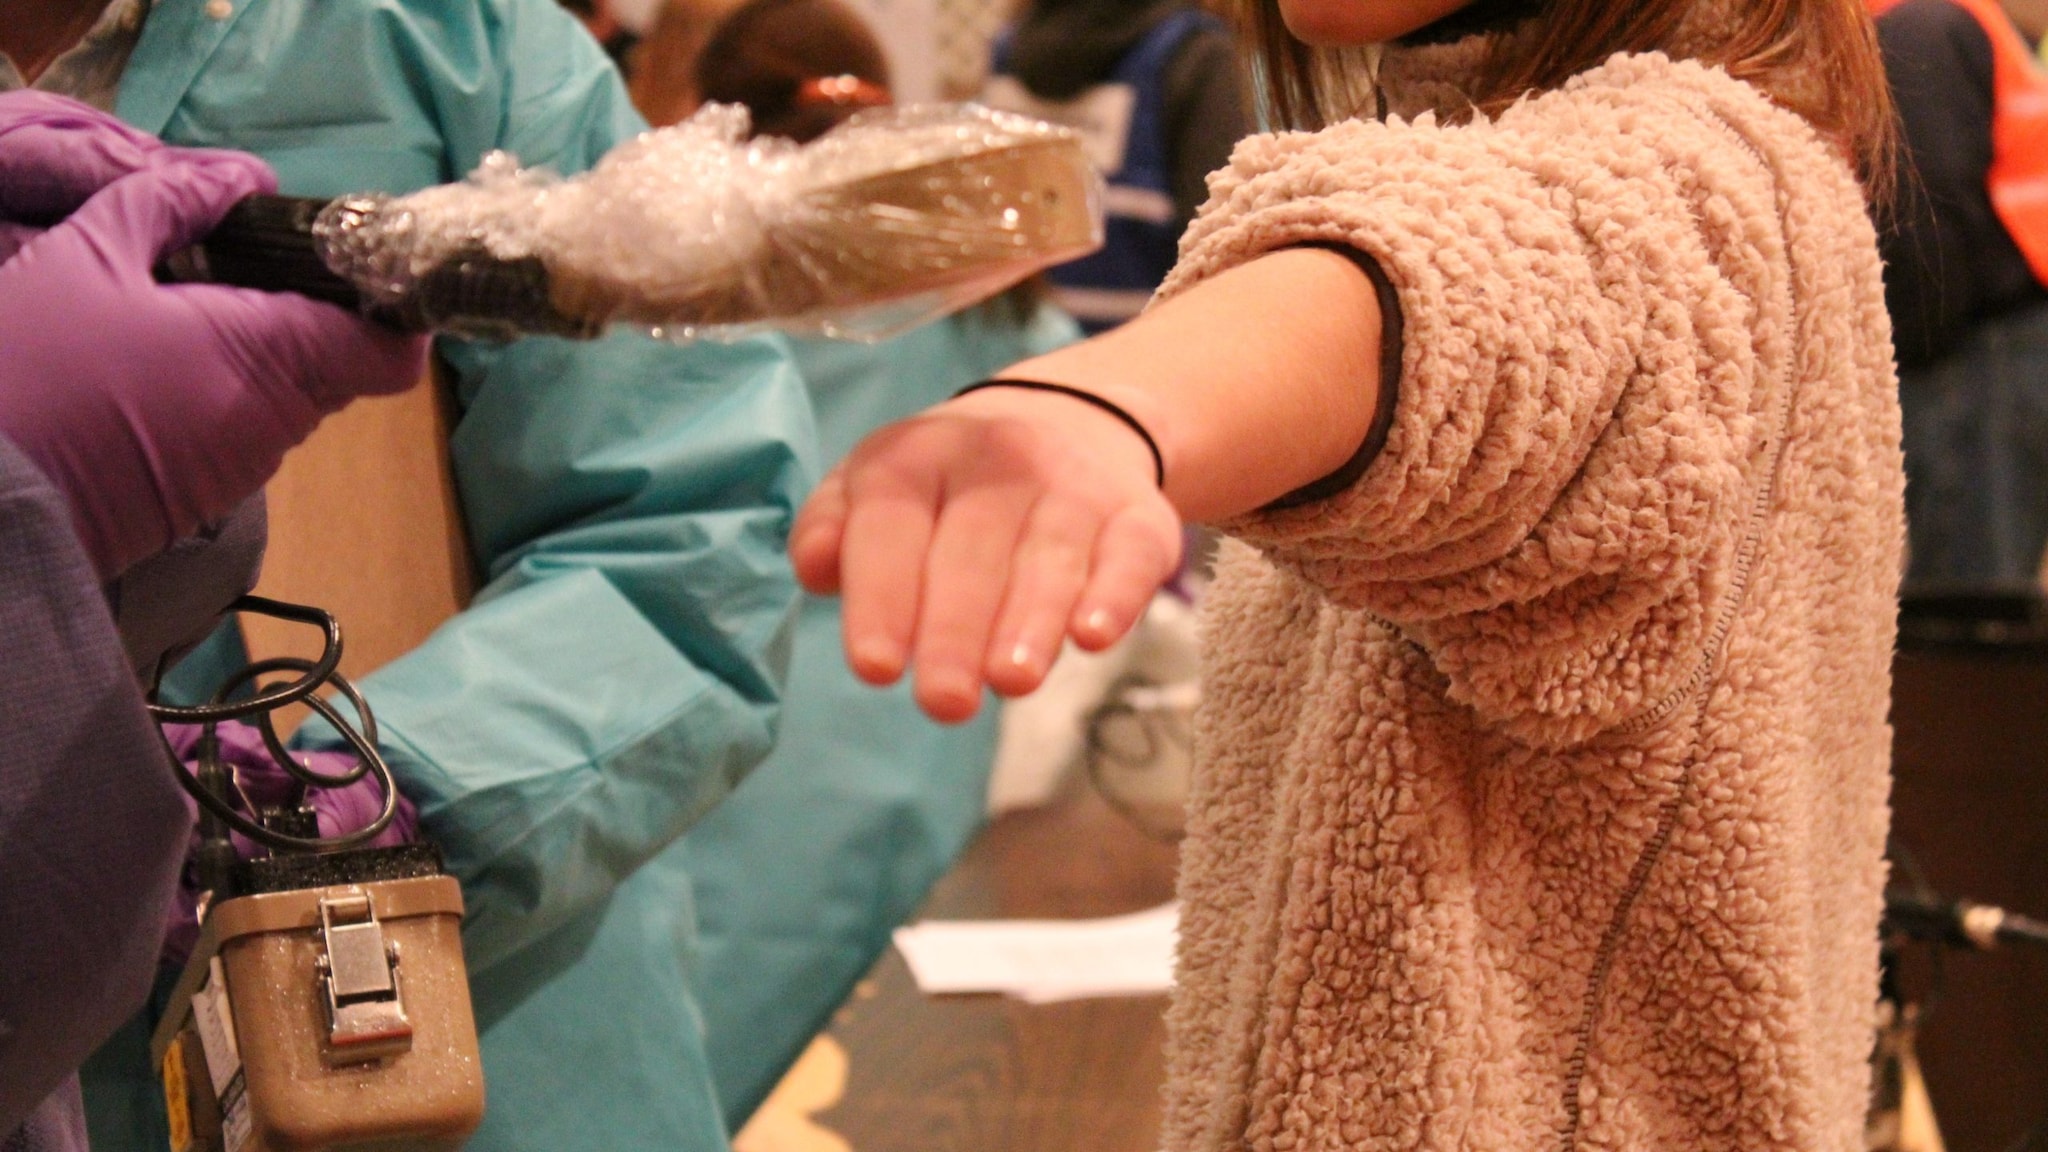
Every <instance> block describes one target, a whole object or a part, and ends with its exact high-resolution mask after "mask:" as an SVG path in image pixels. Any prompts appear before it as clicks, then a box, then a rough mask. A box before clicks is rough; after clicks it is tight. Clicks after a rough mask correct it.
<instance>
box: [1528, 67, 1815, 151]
mask: <svg viewBox="0 0 2048 1152" xmlns="http://www.w3.org/2000/svg"><path fill="white" fill-rule="evenodd" d="M1546 103H1550V104H1555V105H1561V106H1570V105H1574V104H1583V103H1596V104H1601V105H1608V106H1629V105H1633V106H1637V107H1641V108H1644V109H1647V110H1652V111H1655V112H1662V113H1666V114H1669V113H1673V112H1677V113H1690V117H1689V118H1691V119H1696V120H1698V121H1699V122H1700V123H1702V124H1704V125H1706V126H1708V127H1710V128H1717V129H1718V128H1719V127H1723V126H1725V127H1727V128H1733V129H1735V130H1736V131H1737V132H1739V133H1741V134H1742V135H1744V136H1748V137H1752V138H1754V136H1755V133H1756V132H1758V131H1765V132H1770V133H1775V134H1782V133H1786V132H1789V133H1790V134H1791V135H1793V136H1795V137H1809V136H1811V137H1814V139H1815V140H1818V137H1817V136H1816V135H1815V134H1814V132H1813V131H1812V129H1811V128H1810V127H1808V126H1807V125H1806V121H1805V120H1803V119H1801V118H1800V116H1799V115H1798V113H1796V112H1792V111H1790V110H1789V109H1786V108H1784V107H1782V106H1781V105H1779V104H1778V103H1777V102H1776V101H1774V100H1772V99H1771V98H1770V96H1768V95H1767V94H1765V92H1764V91H1763V90H1762V89H1761V88H1758V87H1757V86H1756V85H1754V84H1751V83H1749V82H1748V81H1745V80H1740V79H1737V78H1736V77H1734V76H1731V75H1729V74H1728V72H1727V70H1726V69H1723V68H1720V67H1717V66H1713V65H1708V64H1702V63H1701V62H1699V61H1697V60H1691V59H1675V58H1673V57H1671V56H1667V55H1665V54H1664V53H1662V52H1638V53H1619V54H1616V55H1614V56H1611V57H1609V58H1608V59H1607V60H1606V62H1604V63H1602V64H1600V65H1599V66H1597V67H1594V68H1590V69H1587V70H1586V71H1585V72H1583V73H1580V74H1579V75H1578V76H1575V77H1573V78H1572V79H1571V80H1570V81H1569V82H1568V83H1566V84H1565V85H1564V86H1563V87H1562V88H1560V89H1558V90H1557V91H1556V92H1552V93H1548V94H1546V95H1545V96H1541V97H1537V98H1535V99H1533V100H1530V101H1526V102H1524V105H1521V106H1518V109H1519V108H1521V107H1527V108H1529V109H1530V110H1531V113H1532V114H1534V115H1542V114H1543V113H1544V111H1545V109H1544V107H1543V106H1544V105H1545V104H1546ZM1684 118H1686V117H1683V116H1681V117H1679V119H1684Z"/></svg>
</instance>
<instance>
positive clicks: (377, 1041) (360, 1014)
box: [313, 892, 412, 1064]
mask: <svg viewBox="0 0 2048 1152" xmlns="http://www.w3.org/2000/svg"><path fill="white" fill-rule="evenodd" d="M313 966H314V968H315V969H316V970H317V971H318V972H319V973H320V983H321V986H322V988H323V989H324V990H325V992H326V993H327V1024H328V1033H327V1042H328V1048H327V1051H326V1052H324V1053H322V1055H323V1056H324V1057H325V1058H326V1059H327V1062H328V1063H330V1064H359V1063H362V1062H363V1061H366V1060H381V1059H383V1058H384V1057H386V1056H396V1055H398V1054H399V1053H401V1052H408V1051H411V1050H412V1021H411V1020H410V1019H409V1018H407V1016H406V1014H405V1000H404V997H403V995H402V994H401V989H400V987H399V971H398V942H397V941H396V940H392V941H386V940H385V939H384V926H383V925H382V924H380V923H379V922H378V920H377V914H376V910H375V909H373V908H371V907H370V896H369V894H368V893H366V892H359V893H356V894H353V895H348V896H335V897H328V898H325V899H322V900H321V901H320V955H319V956H318V957H316V958H315V959H314V961H313Z"/></svg>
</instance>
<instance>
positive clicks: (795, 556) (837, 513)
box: [789, 468, 846, 596]
mask: <svg viewBox="0 0 2048 1152" xmlns="http://www.w3.org/2000/svg"><path fill="white" fill-rule="evenodd" d="M845 532H846V470H845V469H844V468H834V469H833V470H832V471H831V472H830V473H828V474H827V475H826V476H825V479H824V480H823V481H821V482H820V483H819V484H818V487H817V490H816V491H814V492H812V493H811V498H810V499H809V500H806V501H804V506H803V508H802V509H801V510H800V511H798V512H797V515H796V525H795V526H794V527H793V528H791V529H790V532H789V559H790V564H791V565H792V566H793V567H794V568H795V569H796V578H797V582H798V583H800V584H802V585H803V586H804V590H805V591H807V592H810V593H811V594H812V595H815V596H831V595H833V594H835V593H837V592H838V591H839V541H840V540H841V539H842V538H843V537H844V535H845Z"/></svg>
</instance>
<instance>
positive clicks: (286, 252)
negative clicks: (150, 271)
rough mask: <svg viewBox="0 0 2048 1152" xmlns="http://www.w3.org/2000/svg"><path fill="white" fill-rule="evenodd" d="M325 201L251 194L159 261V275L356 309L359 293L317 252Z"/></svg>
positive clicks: (180, 280)
mask: <svg viewBox="0 0 2048 1152" xmlns="http://www.w3.org/2000/svg"><path fill="white" fill-rule="evenodd" d="M327 204H328V201H326V200H318V199H311V198H307V197H302V196H264V195H258V196H251V197H248V198H247V199H245V200H243V201H242V202H241V203H239V204H236V205H235V206H234V207H233V208H230V209H228V213H227V215H226V216H223V217H222V218H221V222H220V224H219V225H218V226H217V227H215V228H214V230H213V231H212V232H210V233H208V234H207V236H206V239H204V240H201V241H200V242H199V243H197V244H195V245H193V246H192V247H190V248H186V249H184V250H182V251H178V252H173V253H171V254H170V255H169V256H167V257H165V258H164V260H163V262H162V263H161V264H159V265H157V268H156V276H157V279H159V280H164V281H169V282H172V283H180V284H231V285H234V286H236V287H238V288H260V289H262V290H263V291H265V292H295V293H297V294H298V295H301V296H310V297H312V298H313V299H315V300H325V301H326V302H327V303H329V304H337V305H340V306H341V307H343V308H347V309H349V310H350V311H360V310H361V309H362V305H363V298H362V294H361V293H359V292H357V291H356V286H355V285H353V284H351V283H349V282H348V281H347V280H344V279H342V278H341V277H340V276H337V275H335V274H334V272H333V270H332V269H330V268H328V267H327V264H326V262H325V261H323V260H322V259H321V258H320V252H319V250H318V248H317V247H316V246H315V244H314V240H313V221H314V220H315V219H317V218H318V217H319V215H320V210H321V209H323V208H325V207H327Z"/></svg>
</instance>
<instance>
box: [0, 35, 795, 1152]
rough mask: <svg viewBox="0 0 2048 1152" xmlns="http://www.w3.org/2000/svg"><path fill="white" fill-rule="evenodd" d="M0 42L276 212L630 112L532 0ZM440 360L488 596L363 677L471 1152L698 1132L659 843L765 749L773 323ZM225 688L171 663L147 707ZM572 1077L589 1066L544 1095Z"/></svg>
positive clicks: (790, 451)
mask: <svg viewBox="0 0 2048 1152" xmlns="http://www.w3.org/2000/svg"><path fill="white" fill-rule="evenodd" d="M32 34H33V35H32ZM0 50H4V51H5V54H6V55H7V57H8V59H10V60H12V61H13V62H14V63H15V64H16V66H17V67H18V68H19V71H20V74H19V75H18V76H17V75H15V74H13V73H11V72H10V73H7V74H5V75H6V76H7V78H8V80H9V83H10V84H19V83H23V82H25V83H27V84H29V85H31V86H35V87H39V88H44V89H49V90H53V91H63V92H65V93H68V94H70V95H73V96H76V97H78V98H79V99H81V100H84V101H86V102H87V103H90V104H95V105H97V106H99V107H101V108H103V109H108V110H111V111H113V112H114V113H115V114H116V115H118V116H119V117H120V118H121V119H122V120H125V121H126V122H127V123H128V124H129V125H130V126H132V127H133V128H135V129H137V130H139V131H140V132H142V133H145V134H148V135H152V136H156V137H160V138H161V139H162V140H164V141H165V142H168V143H173V144H182V145H195V146H200V145H203V146H216V147H241V148H245V149H248V150H250V151H253V152H255V153H257V154H258V155H259V156H261V157H262V158H263V159H264V160H265V161H267V162H268V163H269V165H270V166H271V168H273V169H274V170H275V172H276V177H277V184H278V187H279V188H280V189H281V190H282V191H283V192H285V193H287V194H293V195H300V196H335V195H339V194H342V193H347V192H354V191H386V192H405V191H411V190H413V189H417V188H420V187H423V186H426V185H431V184H436V183H441V182H445V181H450V180H456V179H459V178H461V177H462V176H463V175H464V174H465V173H467V172H469V171H470V170H472V169H473V168H474V167H475V166H476V165H477V163H478V161H479V160H480V159H481V158H482V156H483V155H484V154H485V153H486V152H489V151H491V150H493V149H505V150H508V151H511V152H513V153H516V154H517V155H518V156H519V158H520V159H521V160H522V161H523V162H525V163H528V164H536V165H547V166H549V167H552V168H554V169H556V170H557V171H560V172H564V173H573V172H577V171H580V170H582V169H584V168H587V167H588V166H590V165H591V164H592V163H593V162H595V161H596V160H597V158H598V157H600V156H602V155H603V154H604V153H605V152H607V151H609V150H610V149H611V148H612V147H613V146H614V145H615V144H617V143H619V142H621V141H623V140H627V139H630V138H632V137H633V136H635V135H636V134H638V133H639V132H641V131H642V130H643V129H644V128H645V122H644V121H643V120H642V119H641V118H640V116H639V115H638V114H637V113H636V112H635V111H634V110H633V108H632V106H631V105H630V104H629V102H628V101H627V99H626V94H625V90H624V88H623V86H622V85H621V84H620V81H619V78H618V74H617V72H616V71H615V70H614V69H613V67H612V66H611V64H610V62H609V61H608V60H607V59H606V58H605V56H604V53H603V52H602V50H601V49H600V48H599V47H598V45H597V44H596V42H595V41H593V40H592V39H591V38H590V36H588V35H587V34H586V33H585V32H584V30H583V29H582V28H580V27H579V26H578V25H577V24H576V22H575V21H574V20H573V19H572V18H571V17H570V15H569V14H568V13H566V12H565V11H563V10H562V9H561V8H560V7H559V6H558V5H556V4H555V3H554V0H481V2H479V3H474V4H461V5H452V4H444V3H439V2H436V0H416V2H415V0H205V2H203V3H202V2H201V0H156V2H155V3H153V4H151V3H144V2H142V0H115V2H114V3H111V4H109V3H105V2H104V0H36V2H31V0H0ZM435 351H436V353H437V354H438V357H439V359H440V361H441V362H442V364H443V365H444V366H445V367H446V369H447V376H448V378H449V381H450V383H451V385H452V390H453V394H454V396H453V399H454V407H455V409H456V412H457V415H456V419H455V423H454V427H453V431H452V440H451V445H450V457H451V460H452V466H453V470H454V474H455V482H456V489H457V491H458V493H459V496H460V500H461V504H462V511H463V513H464V518H465V521H466V526H467V529H468V536H469V544H470V546H471V549H472V551H473V553H474V557H475V560H476V562H477V564H478V567H479V569H480V571H481V574H482V577H483V579H484V584H483V587H482V588H481V590H480V591H479V592H478V594H477V595H476V597H475V600H474V602H473V603H472V604H471V605H470V606H469V607H468V608H467V609H466V610H464V611H463V612H461V613H460V614H458V615H457V616H455V617H454V618H453V619H451V620H449V621H448V622H447V623H446V624H444V625H443V626H442V627H441V628H440V629H439V630H438V631H436V632H435V633H434V634H433V635H432V636H431V637H430V638H429V639H428V640H427V641H426V642H425V643H424V644H422V645H421V646H420V647H419V648H417V649H416V650H414V651H412V652H410V653H408V654H406V655H404V656H402V657H400V658H399V659H397V660H395V661H393V662H392V663H390V664H388V665H386V666H385V667H383V668H381V669H379V670H378V671H376V672H375V673H374V674H372V675H370V676H369V677H367V678H366V680H365V681H364V682H363V683H362V685H361V687H362V689H363V691H364V693H365V695H366V696H367V697H368V699H369V701H370V703H371V705H372V706H373V707H374V709H375V710H376V715H377V720H378V726H379V728H380V730H381V737H382V739H381V743H382V745H383V751H384V754H385V756H386V757H387V758H388V759H389V761H390V762H391V766H392V768H393V770H394V772H395V773H396V775H397V777H398V781H399V784H400V786H401V787H402V789H403V790H404V791H405V793H406V794H407V795H408V796H409V797H410V798H411V799H412V800H413V801H414V802H415V803H416V804H417V805H418V809H419V814H420V820H421V824H422V827H423V830H424V832H425V833H426V834H427V835H428V836H429V837H430V838H431V839H433V840H434V841H435V842H436V843H438V845H439V846H440V848H441V850H442V852H443V854H444V856H445V858H446V860H447V864H448V868H449V870H450V871H451V872H452V873H453V874H454V875H456V876H457V877H458V878H459V879H460V880H461V882H462V887H463V896H464V900H465V903H466V905H467V909H468V911H467V916H466V918H465V921H464V924H463V948H464V953H465V957H466V959H467V962H468V966H469V973H470V980H471V993H472V996H473V1000H474V1003H475V1008H476V1014H477V1020H478V1024H479V1027H480V1030H481V1033H482V1037H481V1038H482V1046H483V1071H484V1075H485V1078H486V1080H487V1082H488V1085H489V1088H488V1092H489V1097H490V1104H489V1108H488V1110H487V1113H486V1115H485V1117H484V1121H483V1126H482V1128H481V1129H480V1130H479V1131H478V1133H477V1134H476V1136H475V1138H474V1139H473V1140H472V1141H471V1142H470V1145H469V1146H470V1147H471V1148H473V1149H490V1150H498V1149H536V1150H539V1149H546V1150H548V1152H556V1150H559V1149H574V1148H591V1149H606V1150H613V1149H636V1148H662V1149H719V1148H722V1147H723V1146H724V1144H725V1141H726V1132H725V1121H724V1118H723V1116H722V1114H721V1113H720V1111H719V1109H718V1105H717V1100H716V1098H715V1095H714V1093H713V1091H712V1089H711V1083H710V1073H709V1068H708V1064H707V1062H706V1059H705V1055H704V1047H703V1033H702V1023H701V1019H700V1016H699V1014H698V1012H697V1009H696V1007H695V1005H694V1004H693V1003H692V1000H691V981H690V979H689V975H688V968H689V964H690V956H691V952H692V948H693V942H694V935H695V930H694V920H693V916H692V911H691V909H692V891H691V883H690V877H689V875H688V872H687V870H686V868H685V861H684V856H683V850H682V849H681V848H680V847H679V845H678V844H677V841H678V839H679V838H680V837H681V835H682V833H683V832H684V830H685V829H687V828H688V827H689V826H690V825H692V824H693V823H695V822H696V821H697V820H698V819H699V818H701V817H702V816H703V815H704V814H705V813H706V812H707V811H709V810H711V809H712V808H713V807H714V806H715V805H716V804H717V803H718V802H719V801H720V800H722V799H723V798H724V797H725V795H726V794H727V792H728V791H729V790H730V789H731V787H732V786H733V785H734V784H736V783H737V782H738V780H739V779H740V778H741V777H742V776H743V775H744V774H745V773H746V772H747V771H748V770H749V769H750V768H751V767H752V766H753V765H754V764H755V763H757V762H758V761H759V759H760V758H761V757H762V756H764V755H765V754H766V753H767V750H768V747H769V745H770V743H771V740H772V736H773V725H774V720H775V717H776V713H777V710H778V705H779V695H780V681H781V678H782V675H783V672H784V669H785V664H786V660H787V656H788V640H789V626H790V621H791V614H792V612H793V609H794V606H795V585H794V582H793V580H792V578H791V575H790V572H789V567H788V561H787V556H786V537H787V531H788V528H789V524H790V520H791V517H792V515H793V510H794V506H795V502H796V501H797V500H798V499H799V498H800V497H801V496H802V494H803V492H804V491H805V490H806V488H807V486H808V485H809V483H811V482H812V480H813V479H814V478H815V468H814V459H813V453H814V451H815V444H816V438H815V430H814V427H813V425H812V423H811V419H810V408H809V402H808V400H807V398H806V397H805V395H804V391H803V387H802V383H801V381H800V380H799V379H798V377H797V375H796V372H795V370H794V367H793V365H792V363H791V361H790V357H789V354H788V349H787V346H786V345H785V344H784V343H783V342H781V341H780V340H778V339H773V338H765V337H764V338H758V339H751V340H746V341H742V342H739V343H735V344H709V343H707V344H698V345H694V346H690V347H677V346H675V345H671V344H666V343H662V342H658V341H655V340H651V339H648V338H646V337H644V336H639V335H635V334H630V333H616V334H613V335H610V336H608V337H606V338H604V339H600V340H596V341H590V342H576V341H566V340H557V339H547V338H536V339H525V340H517V341H512V342H509V343H489V342H478V341H465V340H459V339H452V338H442V339H439V340H437V341H436V342H435ZM7 355H8V357H9V358H10V359H11V358H12V357H13V356H14V355H15V351H14V348H13V346H12V345H11V344H10V345H8V352H7ZM337 360H338V361H340V362H343V363H348V362H351V360H350V358H347V357H337ZM343 623H344V625H346V622H345V621H344V622H343ZM229 639H230V640H232V637H230V638H229ZM217 671H218V668H217V667H216V668H215V669H213V672H214V673H217ZM218 682H219V681H218V679H217V678H216V676H215V675H214V674H211V673H209V671H208V669H206V668H203V667H199V666H195V665H194V664H193V662H192V661H189V660H188V661H187V662H186V664H185V665H183V666H181V667H180V669H178V670H176V671H174V673H173V676H172V678H171V680H170V681H169V682H167V688H168V689H169V690H170V692H171V694H172V695H173V696H174V697H182V698H183V699H185V700H190V699H191V698H192V697H193V696H194V695H197V694H199V693H201V692H206V691H210V690H211V688H212V687H213V686H214V684H217V683H218ZM195 687H196V688H198V690H199V691H198V692H195V691H193V689H194V688H195ZM300 739H301V740H302V742H304V743H306V744H308V745H310V746H315V747H331V746H332V745H333V744H334V743H335V742H334V741H333V740H332V738H331V736H329V737H322V736H320V735H319V734H312V735H310V736H309V735H308V734H307V733H305V732H303V731H302V733H301V737H300ZM159 987H160V988H161V987H162V986H161V985H159ZM148 1025H149V1020H148V1018H147V1017H146V1016H144V1017H138V1018H137V1019H135V1020H133V1021H131V1023H130V1025H129V1026H128V1027H126V1028H124V1029H123V1030H122V1031H121V1032H120V1033H119V1034H118V1035H117V1036H116V1037H115V1038H114V1039H113V1040H112V1041H110V1042H109V1044H108V1045H107V1046H106V1047H104V1048H103V1049H102V1050H101V1052H100V1053H99V1054H98V1055H97V1056H96V1057H95V1058H94V1060H93V1061H92V1062H91V1063H90V1064H89V1065H88V1067H87V1069H86V1073H87V1076H86V1082H85V1089H86V1099H87V1107H88V1110H89V1113H90V1115H89V1119H90V1121H91V1124H92V1126H93V1141H94V1144H95V1146H96V1147H97V1148H98V1149H99V1152H118V1150H120V1149H135V1150H137V1152H141V1150H148V1152H158V1150H160V1149H162V1148H164V1147H165V1146H166V1143H167V1129H166V1127H165V1120H164V1114H163V1092H162V1088H161V1086H160V1085H159V1084H158V1083H157V1082H156V1077H155V1070H154V1068H153V1067H151V1065H150V1063H149V1060H148V1056H147V1036H148ZM565 1069H578V1070H588V1072H589V1075H587V1076H582V1077H580V1078H579V1079H578V1080H577V1081H576V1082H575V1085H574V1089H573V1095H572V1094H570V1090H569V1089H567V1088H565V1087H563V1084H564V1081H563V1079H562V1073H563V1071H564V1070H565Z"/></svg>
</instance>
